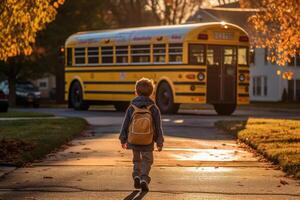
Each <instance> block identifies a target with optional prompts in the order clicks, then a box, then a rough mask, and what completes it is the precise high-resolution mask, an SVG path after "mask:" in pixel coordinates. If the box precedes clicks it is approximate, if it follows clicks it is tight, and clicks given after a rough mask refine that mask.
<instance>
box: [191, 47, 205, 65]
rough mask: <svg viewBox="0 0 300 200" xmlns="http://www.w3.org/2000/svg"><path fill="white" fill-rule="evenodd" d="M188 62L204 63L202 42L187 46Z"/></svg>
mask: <svg viewBox="0 0 300 200" xmlns="http://www.w3.org/2000/svg"><path fill="white" fill-rule="evenodd" d="M189 63H190V64H197V65H205V46H204V45H203V44H191V45H190V46H189Z"/></svg>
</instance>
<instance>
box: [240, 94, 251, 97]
mask: <svg viewBox="0 0 300 200" xmlns="http://www.w3.org/2000/svg"><path fill="white" fill-rule="evenodd" d="M239 97H249V94H239Z"/></svg>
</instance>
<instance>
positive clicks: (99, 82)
mask: <svg viewBox="0 0 300 200" xmlns="http://www.w3.org/2000/svg"><path fill="white" fill-rule="evenodd" d="M135 83H136V82H135V81H84V82H83V84H87V85H90V84H91V85H93V84H95V85H96V84H99V85H101V84H112V85H118V84H135ZM174 85H205V82H189V81H177V82H176V81H175V82H174Z"/></svg>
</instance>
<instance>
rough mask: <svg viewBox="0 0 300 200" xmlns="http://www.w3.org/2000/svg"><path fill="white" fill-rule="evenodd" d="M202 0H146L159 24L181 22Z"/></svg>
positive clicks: (195, 9) (193, 11) (192, 12)
mask: <svg viewBox="0 0 300 200" xmlns="http://www.w3.org/2000/svg"><path fill="white" fill-rule="evenodd" d="M202 3H203V0H148V1H147V5H146V9H148V10H151V11H152V13H153V15H154V16H155V17H156V19H157V20H158V21H159V22H160V23H161V24H181V23H184V22H185V21H186V20H187V19H188V18H189V17H190V16H192V15H193V14H194V13H195V12H196V11H198V10H199V9H200V6H201V5H202Z"/></svg>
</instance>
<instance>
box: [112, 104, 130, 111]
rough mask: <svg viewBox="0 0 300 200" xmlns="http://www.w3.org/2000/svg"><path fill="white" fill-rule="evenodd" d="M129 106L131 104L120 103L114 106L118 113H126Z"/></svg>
mask: <svg viewBox="0 0 300 200" xmlns="http://www.w3.org/2000/svg"><path fill="white" fill-rule="evenodd" d="M128 106H129V102H119V103H115V104H114V107H115V109H116V111H118V112H125V111H126V110H127V108H128Z"/></svg>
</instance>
